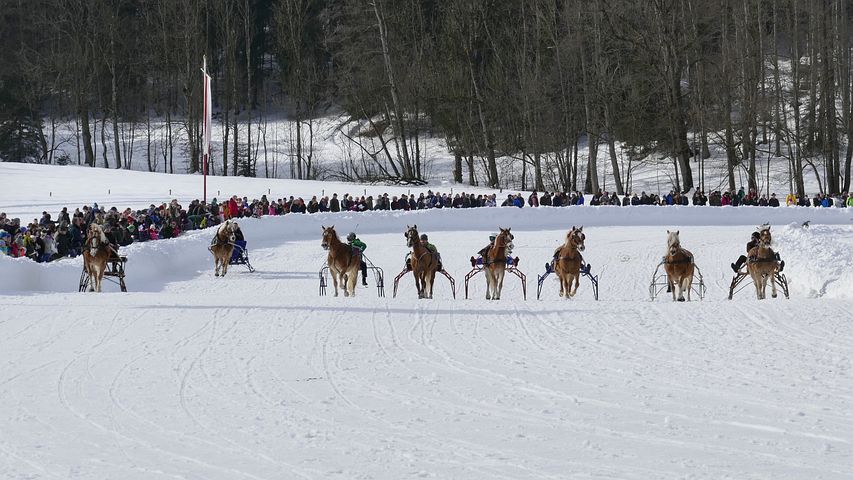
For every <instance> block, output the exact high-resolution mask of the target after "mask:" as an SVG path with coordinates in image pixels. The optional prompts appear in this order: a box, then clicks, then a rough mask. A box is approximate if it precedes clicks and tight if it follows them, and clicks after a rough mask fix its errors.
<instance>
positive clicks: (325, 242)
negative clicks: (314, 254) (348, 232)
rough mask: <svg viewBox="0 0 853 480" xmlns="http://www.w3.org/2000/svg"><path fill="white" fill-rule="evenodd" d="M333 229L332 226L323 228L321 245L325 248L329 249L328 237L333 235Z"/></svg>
mask: <svg viewBox="0 0 853 480" xmlns="http://www.w3.org/2000/svg"><path fill="white" fill-rule="evenodd" d="M332 231H333V230H332V229H331V228H330V229H328V230H325V229H324V230H323V241H322V242H320V246H321V247H323V250H328V249H329V241H328V240H327V239H326V237H329V236H331V235H332V234H331V232H332Z"/></svg>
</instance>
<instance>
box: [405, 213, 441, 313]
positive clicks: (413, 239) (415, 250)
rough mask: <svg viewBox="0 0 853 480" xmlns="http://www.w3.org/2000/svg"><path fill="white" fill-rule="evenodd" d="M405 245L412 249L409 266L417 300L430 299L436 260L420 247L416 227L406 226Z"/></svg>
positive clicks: (436, 268)
mask: <svg viewBox="0 0 853 480" xmlns="http://www.w3.org/2000/svg"><path fill="white" fill-rule="evenodd" d="M406 228H407V229H408V230H406V245H407V246H408V247H409V248H411V249H412V256H411V265H412V273H413V274H414V275H415V287H416V288H417V289H418V298H432V287H433V284H434V283H435V273H436V272H437V271H438V258H436V256H435V255H434V254H433V253H432V252H430V251H429V249H427V248H426V247H424V246H423V245H421V239H420V235H418V226H417V225H415V226H413V227H409V226H408V225H406Z"/></svg>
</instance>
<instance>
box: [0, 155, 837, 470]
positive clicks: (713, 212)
mask: <svg viewBox="0 0 853 480" xmlns="http://www.w3.org/2000/svg"><path fill="white" fill-rule="evenodd" d="M57 170H61V169H57ZM46 175H47V174H46ZM125 175H128V176H127V177H126V178H125V183H126V184H127V185H128V186H130V187H134V188H135V189H136V191H138V193H139V197H133V192H132V191H130V192H128V193H126V194H124V193H123V194H122V195H124V196H123V197H121V198H122V199H123V200H124V201H128V202H135V201H140V202H143V203H145V204H147V203H148V202H149V200H148V199H150V197H151V195H153V193H152V192H153V191H154V189H155V188H161V187H163V186H161V185H159V184H158V182H159V177H158V180H157V181H156V182H155V181H153V180H152V185H151V186H150V187H148V186H144V185H141V184H140V183H139V182H140V181H141V180H137V179H134V177H131V176H130V175H129V174H125ZM143 178H151V177H143ZM169 178H172V177H169ZM188 178H192V177H188ZM235 181H236V180H235ZM23 182H29V185H30V188H31V189H32V192H30V193H26V189H25V188H24V187H17V186H16V185H17V184H19V183H23ZM243 182H245V183H241V184H232V185H229V186H227V187H224V188H228V189H229V190H239V191H243V192H245V191H247V190H250V189H252V188H256V189H258V191H259V192H260V191H261V190H262V189H264V188H265V184H260V183H259V184H258V185H255V184H254V183H253V182H255V181H252V182H250V181H246V180H243ZM257 182H260V180H258V181H257ZM61 183H62V182H58V181H57V184H61ZM62 185H64V187H63V188H64V190H63V193H62V195H65V197H63V198H64V200H68V199H72V200H78V199H79V202H80V203H87V202H88V201H89V200H86V199H88V198H91V192H90V191H89V190H88V189H89V188H90V187H89V186H88V185H86V184H81V183H78V184H74V183H71V182H66V183H64V184H62ZM10 186H11V188H22V189H23V190H21V193H20V194H19V195H18V196H16V202H17V205H19V206H20V207H21V208H22V209H25V210H26V209H30V210H32V209H33V208H35V209H36V210H39V211H40V210H41V209H43V208H42V206H40V202H42V201H43V200H44V198H43V195H42V194H41V193H42V192H41V189H42V188H44V184H40V183H36V182H34V181H33V178H32V177H29V178H26V177H23V176H22V177H21V178H20V179H18V180H16V181H13V182H11V184H10ZM33 186H34V187H33ZM318 187H319V185H318ZM148 188H150V191H148V192H145V190H147V189H148ZM176 188H180V187H176ZM188 188H189V187H188ZM298 188H300V187H299V186H298V185H297V184H294V183H285V184H281V189H282V191H281V195H284V194H285V193H287V192H286V191H285V190H291V191H294V190H296V189H298ZM311 188H312V189H313V188H315V187H313V186H311ZM320 188H322V187H320ZM326 188H331V187H328V186H327V187H326ZM33 192H34V193H33ZM229 193H231V192H230V191H229ZM235 193H236V192H235ZM144 194H147V197H145V196H144ZM223 194H224V192H223ZM287 194H289V193H287ZM163 196H165V194H163ZM273 196H276V195H275V194H273ZM0 198H2V201H0V204H4V205H10V204H9V203H7V200H6V198H7V197H6V196H5V194H4V195H3V196H2V197H0ZM5 208H7V209H8V208H9V207H5ZM45 208H46V207H45ZM851 217H853V212H850V211H848V210H847V209H805V208H778V209H769V208H759V207H739V208H701V207H696V208H694V207H671V208H660V207H638V208H633V207H632V208H618V207H600V208H568V209H551V208H540V209H529V208H526V209H522V210H519V209H514V208H497V209H476V210H464V211H459V210H457V211H450V210H441V211H426V212H372V213H367V214H356V215H353V214H345V213H344V214H319V215H288V216H284V217H275V218H270V217H268V218H263V219H247V220H244V221H242V222H241V224H242V226H243V230H244V231H245V233H246V237H247V239H248V241H249V248H250V256H251V260H252V263H253V264H254V266H255V267H256V269H257V271H256V272H255V273H248V272H247V271H246V270H245V269H244V268H243V267H239V266H234V267H232V269H231V270H230V272H229V273H228V276H227V277H225V278H214V277H213V269H212V266H213V265H212V261H211V258H210V254H209V253H208V252H207V249H206V246H207V244H208V242H209V240H210V236H211V232H210V231H201V232H191V233H189V234H187V235H185V236H183V237H181V238H177V239H171V240H162V241H156V242H148V243H144V244H136V245H132V246H130V247H128V248H127V249H125V250H124V253H126V254H127V256H128V257H129V261H128V264H127V271H128V277H127V281H128V287H129V289H130V293H127V294H122V293H119V292H117V287H116V286H114V285H111V284H108V285H106V286H105V290H106V292H105V293H103V294H100V295H98V294H80V293H76V288H77V282H78V279H79V274H80V268H81V263H80V261H79V259H77V260H63V261H59V262H55V263H52V264H49V265H39V264H35V263H32V262H30V261H28V260H22V259H15V260H13V259H10V258H7V257H0V304H1V305H2V310H0V478H3V479H5V478H10V479H25V478H26V479H30V478H84V479H103V478H121V479H152V478H171V479H175V478H177V479H228V480H231V479H284V478H288V479H289V478H346V479H350V478H361V479H368V478H372V479H398V478H460V479H494V478H513V479H514V478H619V479H659V478H667V479H669V478H673V479H674V478H714V479H718V478H732V479H735V478H736V479H759V478H760V479H777V478H786V479H789V478H793V479H816V478H822V479H845V478H850V474H851V471H853V470H851V469H853V378H851V368H853V366H851V356H853V335H851V333H850V324H851V320H853V317H851V315H853V314H851V312H853V256H852V255H851V251H853V225H851ZM806 220H810V221H811V226H810V227H809V228H803V227H801V224H802V222H804V221H806ZM764 222H771V223H772V224H773V225H774V226H773V231H774V242H775V243H776V244H777V245H776V246H777V249H778V250H779V251H780V252H781V254H782V256H783V258H784V259H785V260H786V268H785V273H786V274H787V275H788V278H789V281H790V285H791V299H790V300H785V299H783V298H778V299H773V300H766V301H760V302H759V301H757V300H755V298H754V294H753V292H751V291H750V290H749V289H747V290H744V291H743V292H741V293H740V294H739V295H738V296H736V297H735V299H734V300H732V301H729V300H727V299H726V296H727V293H728V284H729V282H730V279H731V270H730V268H729V266H728V265H729V263H731V262H732V261H734V260H735V258H736V257H737V256H738V255H740V254H741V253H742V251H743V248H744V244H745V242H746V241H747V240H748V238H749V234H750V233H751V231H752V230H753V229H754V227H755V225H757V224H760V223H764ZM330 224H334V225H335V226H336V229H337V230H338V232H339V233H340V234H341V235H342V236H343V235H346V233H347V232H348V231H350V230H356V228H357V230H358V232H359V234H360V237H361V238H362V239H363V240H364V241H365V242H366V243H367V244H368V249H367V251H366V253H367V255H368V256H369V257H370V259H371V260H372V261H373V262H374V263H375V264H376V265H378V266H380V267H382V268H384V271H385V277H386V292H387V297H386V298H378V297H377V294H376V289H375V288H374V281H373V278H372V277H371V278H370V284H371V285H370V288H359V290H358V294H357V296H356V297H355V298H343V297H338V298H335V297H332V296H327V297H320V296H318V277H317V272H318V270H319V268H320V266H321V265H322V263H323V261H324V259H325V252H324V251H323V250H322V249H321V248H320V231H321V230H320V226H321V225H327V226H328V225H330ZM411 224H417V225H418V227H419V228H420V230H421V231H422V232H424V233H428V234H430V240H431V241H432V242H433V243H435V244H436V245H437V247H438V248H439V249H440V251H441V252H442V256H443V261H444V265H445V266H446V268H447V269H448V270H449V271H450V273H451V274H452V275H453V276H454V277H455V278H456V281H457V285H458V288H459V290H460V292H459V295H458V297H459V298H457V299H455V300H454V299H453V298H452V294H451V291H450V289H449V285H448V283H447V282H446V280H444V279H443V278H439V279H438V280H437V281H436V298H435V299H434V300H431V301H429V300H417V299H416V298H415V297H416V295H415V292H414V288H413V281H412V278H411V276H407V277H404V279H403V281H402V282H401V286H400V291H399V293H398V296H397V298H391V289H392V285H391V282H392V280H393V278H394V276H395V275H396V274H397V273H398V272H399V271H400V270H401V269H402V266H403V257H404V255H405V253H406V247H405V240H404V238H403V231H404V229H405V226H406V225H411ZM580 224H583V225H585V228H584V231H585V233H586V234H587V240H586V246H587V249H586V252H585V254H584V255H585V258H586V259H587V261H589V262H590V263H591V264H592V266H593V271H594V273H597V274H599V275H600V281H601V292H600V293H601V294H600V301H598V302H596V301H594V300H593V299H592V294H591V290H590V285H589V282H587V281H586V280H584V281H582V283H581V288H580V293H579V298H577V299H574V300H571V301H566V300H560V299H559V298H558V296H557V290H558V287H557V282H556V280H554V279H553V278H549V279H548V280H547V283H546V285H545V289H544V291H543V298H542V300H536V299H535V297H536V296H535V287H536V282H535V279H536V274H537V273H541V272H542V270H543V266H544V264H545V262H546V261H548V260H549V257H550V255H551V252H552V251H553V248H555V247H556V246H557V245H558V244H559V243H561V240H562V239H563V237H564V235H565V231H566V230H567V229H568V228H570V227H571V226H572V225H580ZM498 226H504V227H507V226H509V227H512V228H513V233H514V234H515V245H516V248H515V252H514V253H515V254H517V255H518V256H519V257H520V258H521V264H520V268H521V270H523V271H524V272H526V274H527V276H528V300H527V301H523V300H522V292H521V287H520V284H519V281H518V280H517V279H516V278H515V277H509V276H508V277H507V280H506V284H505V291H504V295H503V299H502V300H501V301H499V302H488V301H486V300H485V299H484V298H483V296H484V286H485V279H484V278H483V277H482V276H477V277H475V278H474V280H473V281H472V283H471V297H472V298H471V299H469V300H464V299H463V298H462V296H463V295H462V292H461V290H462V283H463V277H464V275H465V273H466V272H467V271H468V270H469V269H470V265H469V264H468V257H469V256H471V255H472V254H473V252H475V251H476V250H478V249H479V248H480V247H482V246H483V245H484V244H485V243H486V242H487V236H488V233H489V232H491V231H494V230H495V229H496V228H497V227H498ZM667 229H679V230H680V231H681V239H682V242H683V243H684V246H685V247H686V248H689V249H690V250H692V251H693V253H694V254H695V256H696V262H697V264H698V265H699V266H700V267H701V269H702V273H703V274H704V280H705V283H706V284H707V286H708V295H707V297H706V298H705V300H704V301H694V302H691V303H688V304H676V303H673V302H671V301H670V300H669V299H667V298H663V299H660V300H658V301H655V302H652V301H650V300H649V299H648V285H649V281H650V279H651V275H652V272H653V271H654V269H655V265H656V264H657V263H658V261H659V259H660V256H661V255H662V253H663V250H664V248H665V241H666V230H667Z"/></svg>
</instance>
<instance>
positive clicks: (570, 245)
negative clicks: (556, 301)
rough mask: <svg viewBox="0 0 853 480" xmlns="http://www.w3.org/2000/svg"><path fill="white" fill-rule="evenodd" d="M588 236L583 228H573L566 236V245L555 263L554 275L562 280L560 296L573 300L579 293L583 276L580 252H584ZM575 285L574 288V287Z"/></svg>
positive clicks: (561, 249)
mask: <svg viewBox="0 0 853 480" xmlns="http://www.w3.org/2000/svg"><path fill="white" fill-rule="evenodd" d="M585 240H586V235H585V234H584V233H583V226H581V227H580V228H576V227H574V226H573V227H572V229H571V231H569V232H568V233H567V234H566V243H564V244H563V246H562V247H560V249H559V250H558V255H557V259H556V260H555V262H554V273H556V274H557V277H558V278H559V279H560V296H561V297H565V298H567V299H568V298H572V297H574V296H575V294H576V293H577V292H578V286H579V285H580V276H581V262H582V257H581V254H580V252H582V251H584V249H585V248H586V247H584V241H585ZM572 284H574V287H573V286H572Z"/></svg>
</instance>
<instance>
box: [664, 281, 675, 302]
mask: <svg viewBox="0 0 853 480" xmlns="http://www.w3.org/2000/svg"><path fill="white" fill-rule="evenodd" d="M674 284H675V282H673V281H672V276H670V275H667V276H666V286H667V290H669V291H670V292H672V301H673V302H674V301H675V300H676V298H675V285H674Z"/></svg>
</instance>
